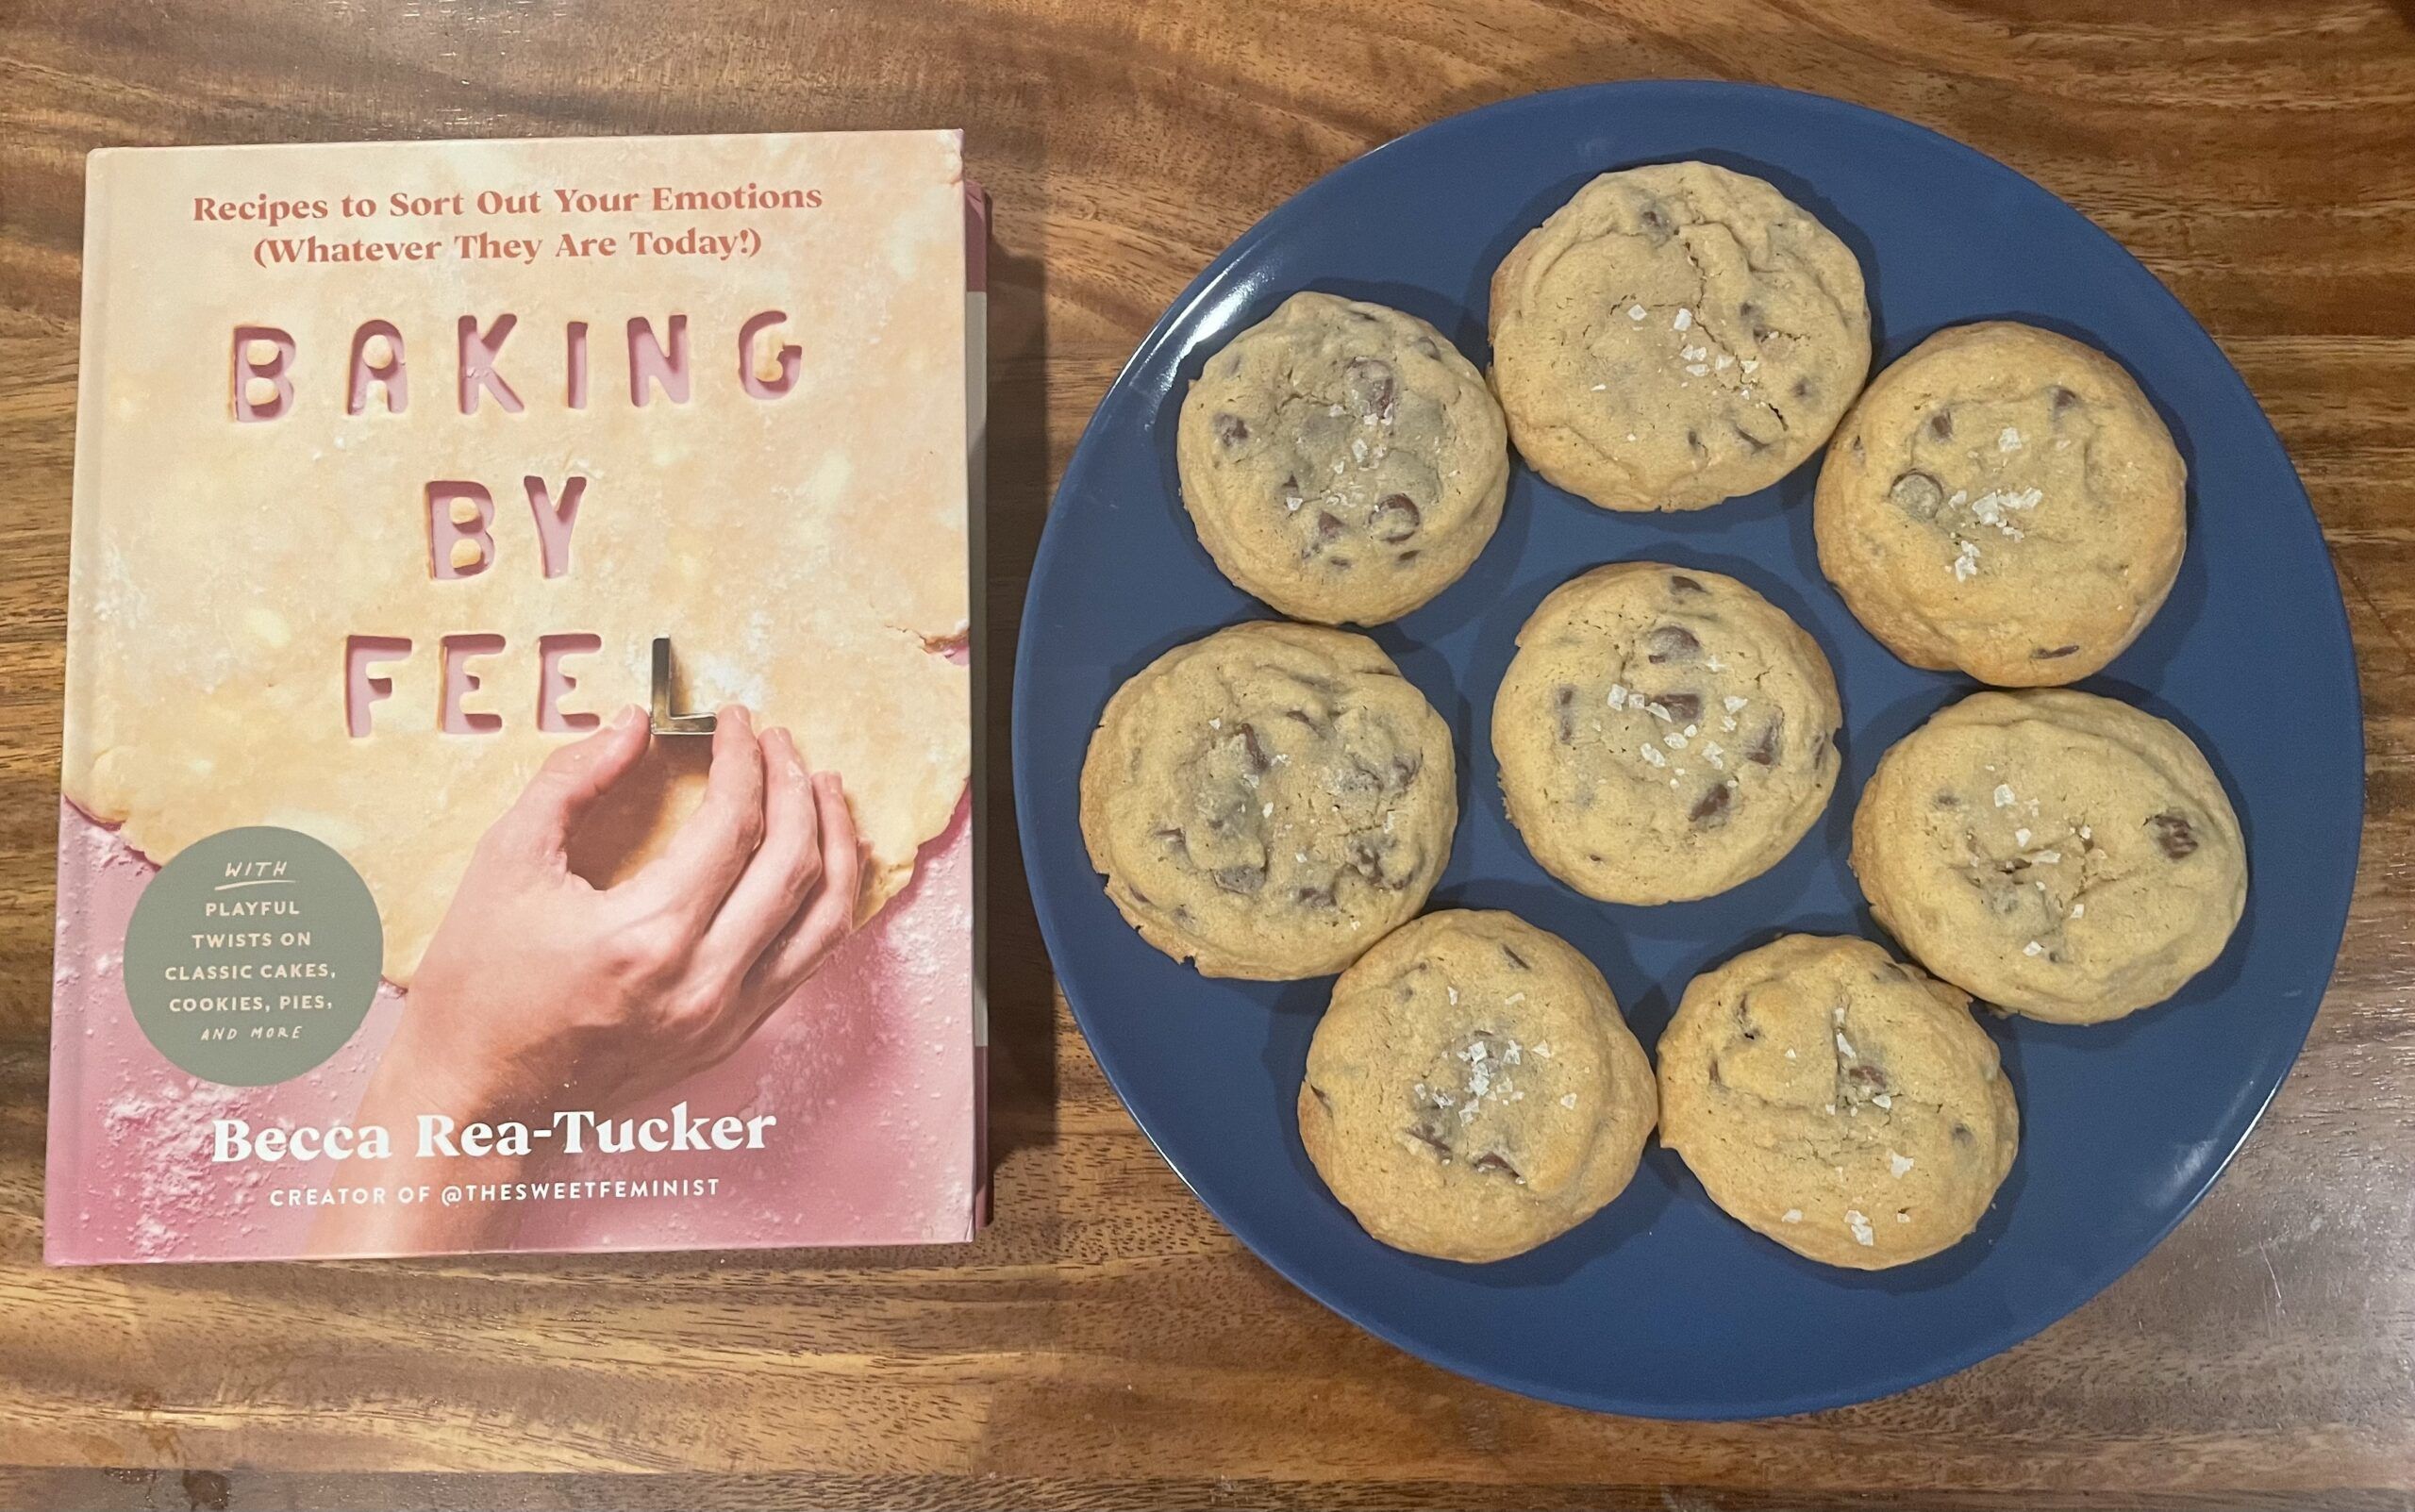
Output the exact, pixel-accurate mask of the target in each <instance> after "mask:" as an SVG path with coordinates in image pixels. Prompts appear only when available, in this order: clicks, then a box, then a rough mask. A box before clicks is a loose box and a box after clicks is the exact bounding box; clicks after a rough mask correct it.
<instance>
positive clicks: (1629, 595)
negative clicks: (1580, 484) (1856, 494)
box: [1492, 562, 1843, 904]
mask: <svg viewBox="0 0 2415 1512" xmlns="http://www.w3.org/2000/svg"><path fill="white" fill-rule="evenodd" d="M1842 719H1843V714H1842V712H1841V711H1840V708H1839V707H1838V704H1837V685H1836V679H1835V678H1834V677H1833V676H1832V675H1830V673H1829V671H1828V661H1827V658H1826V657H1825V656H1822V655H1821V654H1820V647H1819V644H1818V642H1816V641H1814V640H1812V639H1811V638H1810V637H1809V636H1808V635H1807V634H1805V633H1804V631H1803V629H1802V627H1801V626H1799V625H1797V624H1796V623H1794V622H1793V621H1792V620H1790V619H1789V618H1787V616H1786V615H1785V613H1784V612H1782V611H1781V610H1779V609H1778V608H1777V607H1776V606H1774V605H1772V604H1771V603H1770V602H1769V601H1768V600H1767V599H1764V598H1762V597H1761V596H1760V595H1759V594H1758V593H1756V592H1754V591H1753V590H1751V589H1749V588H1746V587H1745V586H1744V585H1743V584H1741V583H1740V582H1738V581H1736V580H1735V579H1734V578H1732V577H1723V576H1721V575H1720V574H1719V573H1706V572H1703V571H1701V570H1700V569H1698V568H1691V567H1671V566H1668V565H1666V564H1664V563H1660V562H1616V563H1613V564H1611V565H1609V566H1607V567H1597V568H1595V569H1594V570H1593V571H1591V572H1590V573H1584V574H1583V575H1581V576H1579V577H1576V578H1574V579H1572V580H1570V581H1569V582H1567V583H1563V584H1562V585H1560V586H1559V587H1558V588H1557V589H1556V590H1553V591H1552V592H1551V594H1550V595H1549V596H1547V597H1546V598H1545V599H1544V600H1543V601H1542V603H1541V605H1540V606H1538V607H1537V608H1536V610H1535V612H1534V614H1533V616H1532V617H1531V618H1529V619H1528V620H1527V621H1526V623H1525V626H1524V628H1523V629H1521V630H1520V631H1519V632H1518V654H1517V656H1515V657H1514V658H1512V659H1511V661H1510V663H1509V670H1508V672H1507V674H1506V675H1505V676H1504V677H1503V678H1502V681H1501V690H1500V691H1499V692H1498V693H1497V694H1496V695H1495V696H1494V698H1493V703H1492V750H1493V754H1494V756H1496V757H1498V758H1499V760H1500V763H1501V793H1502V798H1503V800H1504V801H1505V802H1506V803H1507V806H1508V810H1509V820H1510V822H1511V823H1513V824H1515V825H1516V826H1517V828H1518V833H1519V834H1520V835H1521V836H1523V837H1524V839H1525V841H1526V848H1527V849H1528V850H1530V851H1532V852H1533V853H1534V856H1535V859H1536V860H1538V861H1540V862H1541V863H1542V866H1543V869H1544V870H1545V871H1548V872H1551V873H1552V874H1553V875H1554V876H1556V877H1558V878H1559V879H1560V880H1561V881H1563V882H1565V883H1567V884H1568V885H1569V886H1570V887H1572V888H1574V889H1576V890H1577V891H1579V892H1582V893H1584V894H1585V895H1586V896H1588V897H1592V898H1599V899H1602V900H1604V901H1605V902H1608V903H1638V904H1651V903H1667V902H1670V901H1672V900H1674V899H1678V898H1702V897H1707V896H1709V895H1710V894H1712V893H1714V892H1720V891H1724V890H1725V889H1728V888H1732V887H1734V886H1736V885H1737V884H1738V883H1740V882H1742V881H1745V880H1747V879H1748V878H1751V877H1755V876H1757V875H1759V874H1760V873H1761V872H1765V871H1767V870H1769V868H1771V867H1772V866H1774V865H1775V864H1776V863H1777V862H1778V860H1779V859H1780V858H1781V857H1783V856H1785V855H1786V853H1787V852H1789V851H1790V850H1792V849H1793V848H1794V845H1795V842H1796V841H1798V840H1800V839H1802V838H1803V836H1804V833H1805V832H1806V831H1807V830H1808V829H1809V828H1810V827H1811V825H1812V823H1813V822H1815V821H1817V820H1818V819H1819V817H1820V814H1821V812H1822V810H1824V808H1826V807H1827V804H1828V795H1829V793H1830V792H1831V791H1832V790H1834V789H1835V787H1836V781H1837V753H1836V746H1835V737H1836V731H1837V727H1838V725H1839V723H1840V722H1841V720H1842Z"/></svg>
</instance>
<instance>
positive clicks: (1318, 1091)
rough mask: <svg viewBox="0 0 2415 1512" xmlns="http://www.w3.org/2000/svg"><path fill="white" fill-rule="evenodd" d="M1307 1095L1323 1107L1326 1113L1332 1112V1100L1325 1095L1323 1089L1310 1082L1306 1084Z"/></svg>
mask: <svg viewBox="0 0 2415 1512" xmlns="http://www.w3.org/2000/svg"><path fill="white" fill-rule="evenodd" d="M1308 1093H1309V1095H1310V1096H1312V1097H1314V1098H1315V1099H1316V1100H1317V1103H1318V1104H1319V1105H1321V1106H1323V1107H1324V1110H1325V1111H1326V1112H1328V1113H1330V1112H1332V1111H1333V1099H1332V1098H1330V1097H1327V1096H1326V1095H1325V1090H1324V1088H1322V1087H1319V1086H1318V1085H1317V1084H1316V1083H1314V1082H1310V1083H1309V1084H1308Z"/></svg>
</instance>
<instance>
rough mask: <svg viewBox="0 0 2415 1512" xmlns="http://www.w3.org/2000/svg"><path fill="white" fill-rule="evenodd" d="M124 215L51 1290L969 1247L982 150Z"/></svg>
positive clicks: (72, 893) (681, 160) (686, 144)
mask: <svg viewBox="0 0 2415 1512" xmlns="http://www.w3.org/2000/svg"><path fill="white" fill-rule="evenodd" d="M88 176H89V181H88V190H87V209H86V217H87V219H86V233H85V252H84V311H83V358H82V372H81V379H80V407H79V413H78V418H77V440H76V457H75V510H74V538H73V551H72V562H73V565H72V568H71V576H72V582H71V587H70V594H69V622H68V650H67V706H66V728H65V758H64V765H63V770H62V773H61V804H60V810H59V866H58V956H57V972H56V991H55V995H54V1018H53V1052H52V1079H51V1094H50V1127H49V1159H48V1175H47V1184H46V1190H45V1213H46V1221H45V1253H46V1255H47V1257H48V1258H49V1259H50V1260H51V1261H52V1262H54V1263H62V1264H75V1263H99V1262H123V1261H164V1260H220V1259H246V1258H286V1257H296V1256H306V1255H338V1254H429V1253H446V1252H454V1251H462V1250H488V1249H494V1250H618V1249H666V1248H725V1247H741V1246H773V1245H815V1244H874V1243H920V1242H940V1241H950V1240H961V1239H964V1238H969V1237H970V1236H971V1233H972V1231H973V1229H974V1226H975V1224H976V1222H977V1221H979V1217H980V1212H981V1205H982V1203H983V1201H984V1183H983V1167H982V1161H983V1155H982V1151H981V1128H980V1116H981V1108H980V1096H981V1088H980V1080H981V1064H980V1059H981V1055H982V1054H983V1050H982V1045H983V1041H984V1038H985V1036H986V1030H985V1028H984V1025H983V1022H982V1008H981V1005H980V1003H979V1001H978V982H977V972H976V956H975V939H974V884H975V870H974V856H973V842H974V823H973V815H972V807H971V796H970V789H969V783H968V777H969V774H970V772H971V764H972V759H973V742H974V729H973V721H972V700H971V690H972V678H973V658H972V656H971V645H970V625H971V623H972V622H971V615H970V612H969V607H970V595H971V591H972V587H971V584H972V574H971V573H970V572H969V555H968V550H969V543H970V539H971V534H972V530H973V528H974V524H975V512H976V508H977V486H978V476H979V445H980V424H981V416H982V406H983V393H982V381H981V374H982V344H981V343H982V325H981V313H982V301H983V295H982V294H981V288H982V279H981V249H982V246H983V244H984V241H985V237H984V234H983V229H982V226H983V215H984V205H983V202H982V201H981V199H980V196H979V193H978V191H977V190H976V189H974V187H973V186H971V185H969V184H968V183H967V181H966V180H965V177H964V174H963V164H962V155H961V141H960V138H959V136H958V134H957V133H955V132H952V131H919V132H874V133H850V134H829V135H798V136H727V137H696V138H657V139H634V140H608V141H605V140H599V141H458V142H425V143H375V144H351V145H333V146H267V147H209V148H167V149H132V150H112V151H107V152H101V153H95V154H94V155H93V156H92V160H91V164H90V170H89V175H88Z"/></svg>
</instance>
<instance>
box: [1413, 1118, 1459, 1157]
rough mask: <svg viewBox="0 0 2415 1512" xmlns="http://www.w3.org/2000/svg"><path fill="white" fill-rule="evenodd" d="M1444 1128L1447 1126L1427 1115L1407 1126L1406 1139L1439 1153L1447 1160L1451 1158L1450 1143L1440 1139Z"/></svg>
mask: <svg viewBox="0 0 2415 1512" xmlns="http://www.w3.org/2000/svg"><path fill="white" fill-rule="evenodd" d="M1446 1127H1448V1125H1447V1124H1444V1123H1442V1122H1440V1121H1439V1120H1437V1119H1435V1118H1433V1117H1432V1116H1431V1115H1429V1116H1428V1117H1426V1118H1422V1119H1419V1120H1418V1121H1417V1122H1414V1123H1412V1124H1410V1125H1409V1126H1408V1137H1409V1138H1412V1139H1415V1140H1416V1141H1417V1142H1418V1143H1420V1144H1423V1145H1427V1146H1430V1147H1432V1148H1433V1149H1435V1150H1437V1151H1440V1152H1441V1155H1442V1158H1443V1159H1444V1160H1448V1159H1450V1158H1451V1141H1449V1140H1448V1139H1445V1138H1442V1130H1443V1129H1444V1128H1446Z"/></svg>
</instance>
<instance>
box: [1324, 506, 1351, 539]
mask: <svg viewBox="0 0 2415 1512" xmlns="http://www.w3.org/2000/svg"><path fill="white" fill-rule="evenodd" d="M1347 528H1349V527H1348V526H1346V525H1344V524H1343V523H1341V516H1340V515H1338V514H1335V513H1334V512H1333V511H1332V510H1330V509H1319V510H1318V511H1317V539H1318V540H1337V539H1339V538H1340V537H1341V533H1342V531H1344V530H1345V529H1347Z"/></svg>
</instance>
